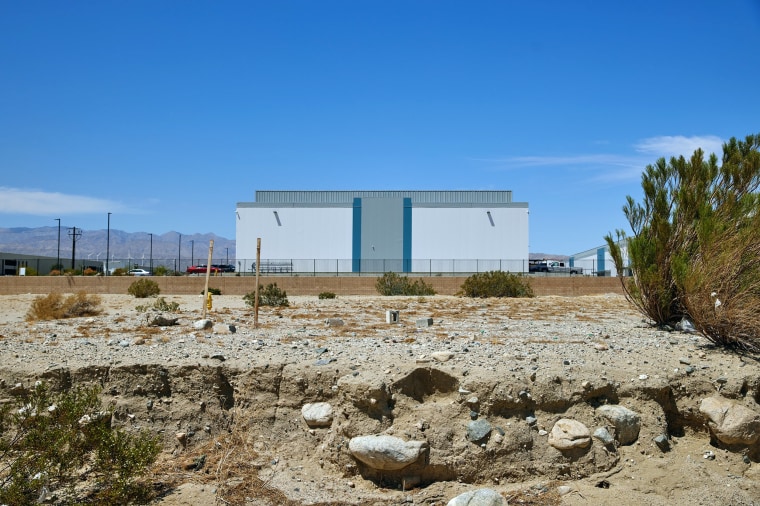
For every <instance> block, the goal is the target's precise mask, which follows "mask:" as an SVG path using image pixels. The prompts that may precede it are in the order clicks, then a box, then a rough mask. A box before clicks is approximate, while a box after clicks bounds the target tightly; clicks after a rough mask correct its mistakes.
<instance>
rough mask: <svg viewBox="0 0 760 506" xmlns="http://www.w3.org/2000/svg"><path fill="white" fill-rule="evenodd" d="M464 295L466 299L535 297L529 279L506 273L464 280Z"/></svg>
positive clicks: (482, 273) (489, 273) (475, 275)
mask: <svg viewBox="0 0 760 506" xmlns="http://www.w3.org/2000/svg"><path fill="white" fill-rule="evenodd" d="M461 293H462V295H464V296H466V297H481V298H486V297H533V289H532V288H531V286H530V283H529V282H528V280H527V279H525V278H524V277H522V276H518V275H516V274H512V273H510V272H504V271H489V272H481V273H478V274H473V275H472V276H470V277H469V278H467V279H465V280H464V283H463V284H462V290H461Z"/></svg>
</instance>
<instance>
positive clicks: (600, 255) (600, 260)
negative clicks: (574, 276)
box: [596, 248, 605, 273]
mask: <svg viewBox="0 0 760 506" xmlns="http://www.w3.org/2000/svg"><path fill="white" fill-rule="evenodd" d="M604 253H605V249H604V248H599V249H598V250H596V272H601V273H604V270H605V269H604V257H605V254H604Z"/></svg>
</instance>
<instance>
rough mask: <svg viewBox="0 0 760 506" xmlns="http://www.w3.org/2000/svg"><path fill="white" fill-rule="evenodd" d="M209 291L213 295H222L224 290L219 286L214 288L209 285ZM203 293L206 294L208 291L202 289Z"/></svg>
mask: <svg viewBox="0 0 760 506" xmlns="http://www.w3.org/2000/svg"><path fill="white" fill-rule="evenodd" d="M208 293H210V294H211V295H221V294H222V291H221V290H220V289H219V288H214V287H212V286H209V287H208ZM201 295H206V291H205V290H201Z"/></svg>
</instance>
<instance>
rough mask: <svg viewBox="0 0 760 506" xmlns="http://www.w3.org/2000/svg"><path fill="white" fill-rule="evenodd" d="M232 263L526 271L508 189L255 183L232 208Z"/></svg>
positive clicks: (524, 234) (519, 214) (524, 238)
mask: <svg viewBox="0 0 760 506" xmlns="http://www.w3.org/2000/svg"><path fill="white" fill-rule="evenodd" d="M235 214H236V223H237V226H236V251H237V262H238V264H239V265H238V266H237V268H238V272H250V271H251V270H253V268H254V262H255V259H256V247H257V239H258V238H260V239H261V264H260V269H261V270H262V271H264V272H296V273H312V272H313V273H330V272H338V273H339V272H345V273H350V272H355V273H361V272H389V271H392V272H408V273H428V272H430V273H448V272H460V273H463V272H485V271H490V270H503V271H510V272H527V271H528V204H527V203H526V202H512V192H511V191H502V190H500V191H257V192H256V201H255V202H239V203H238V204H237V209H236V213H235Z"/></svg>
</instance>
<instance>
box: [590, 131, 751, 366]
mask: <svg viewBox="0 0 760 506" xmlns="http://www.w3.org/2000/svg"><path fill="white" fill-rule="evenodd" d="M641 186H642V190H643V203H637V202H635V201H634V199H633V198H632V197H630V196H629V197H627V202H626V204H625V206H624V207H623V212H624V214H625V217H626V219H627V220H628V223H629V225H630V227H631V230H632V232H633V236H632V237H630V238H628V237H626V234H625V232H624V231H620V230H619V231H618V232H617V234H616V235H617V240H615V238H613V236H612V234H608V235H607V236H606V237H605V240H606V241H607V245H608V247H609V250H610V254H611V256H612V258H613V259H614V262H615V268H616V269H617V270H618V272H623V271H624V269H626V268H630V272H631V277H630V278H623V277H621V282H622V284H623V289H624V290H625V292H626V295H627V297H628V299H629V300H630V301H631V302H632V303H633V304H634V305H635V306H636V308H637V309H638V310H639V311H640V312H641V313H642V314H644V315H646V316H647V317H648V318H650V319H651V320H653V322H654V323H655V324H657V325H668V326H675V325H676V324H678V323H679V322H680V321H682V319H683V318H688V319H690V320H691V321H692V322H693V324H694V327H695V328H696V329H697V330H698V331H699V332H701V333H702V334H703V335H704V336H705V337H706V338H707V339H709V340H711V341H713V342H714V343H716V344H719V345H723V346H731V347H738V348H743V349H744V350H750V351H754V352H760V316H759V315H758V311H757V308H758V307H760V263H758V261H757V259H758V256H760V212H758V209H760V194H758V188H759V187H760V135H754V136H753V135H750V136H747V137H746V139H745V140H744V141H741V140H737V139H735V138H732V139H731V140H730V141H728V142H727V143H725V144H723V156H722V157H721V158H720V159H719V158H718V156H716V155H715V154H712V155H710V156H709V157H707V158H705V154H704V152H703V151H702V150H701V149H698V150H696V151H695V152H694V154H693V155H692V156H691V158H688V159H687V158H684V157H683V156H680V157H678V158H676V157H673V158H671V159H670V160H669V161H666V160H665V159H664V158H660V159H659V160H657V162H656V163H655V164H653V165H648V166H647V167H646V169H645V171H644V173H643V174H642V177H641ZM621 245H624V246H625V250H626V252H627V257H628V258H624V253H623V251H624V249H623V247H621ZM626 260H627V261H628V265H626Z"/></svg>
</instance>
